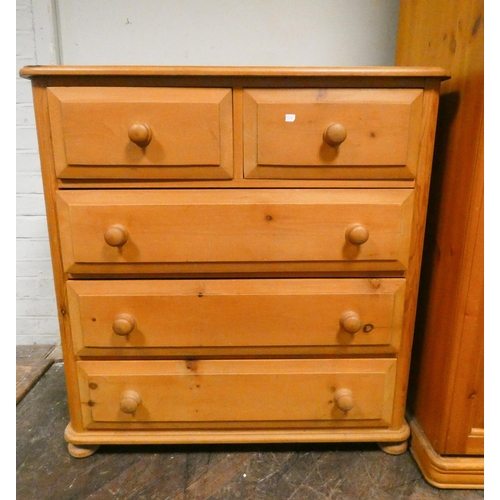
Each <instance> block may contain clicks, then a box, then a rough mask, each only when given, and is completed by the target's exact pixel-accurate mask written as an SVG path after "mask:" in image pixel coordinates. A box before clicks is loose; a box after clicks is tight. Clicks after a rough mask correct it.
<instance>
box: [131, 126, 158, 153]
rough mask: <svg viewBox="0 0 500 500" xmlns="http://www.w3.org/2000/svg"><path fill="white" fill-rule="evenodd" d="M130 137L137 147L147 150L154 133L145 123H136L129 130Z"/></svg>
mask: <svg viewBox="0 0 500 500" xmlns="http://www.w3.org/2000/svg"><path fill="white" fill-rule="evenodd" d="M128 137H129V139H130V140H131V141H132V142H133V143H134V144H137V146H139V147H141V148H145V147H146V146H147V145H148V144H149V143H150V142H151V139H152V138H153V133H152V132H151V129H150V128H149V127H148V126H147V125H146V124H145V123H134V124H133V125H131V127H130V128H129V129H128Z"/></svg>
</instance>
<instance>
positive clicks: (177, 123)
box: [48, 87, 233, 179]
mask: <svg viewBox="0 0 500 500" xmlns="http://www.w3.org/2000/svg"><path fill="white" fill-rule="evenodd" d="M48 100H49V112H50V122H51V128H52V138H53V149H54V159H55V166H56V172H57V176H58V177H59V178H63V179H64V178H66V179H71V178H87V179H100V178H101V179H115V178H116V179H144V178H156V179H169V178H172V179H185V178H186V179H206V178H209V179H228V178H231V177H232V172H233V166H232V163H233V146H232V144H233V138H232V137H233V133H232V127H233V125H232V92H231V90H230V89H216V88H215V89H198V88H138V87H131V88H114V87H52V88H49V90H48Z"/></svg>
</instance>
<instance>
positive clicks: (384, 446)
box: [377, 439, 408, 455]
mask: <svg viewBox="0 0 500 500" xmlns="http://www.w3.org/2000/svg"><path fill="white" fill-rule="evenodd" d="M377 444H378V446H379V448H380V449H381V450H382V451H384V452H385V453H387V454H388V455H401V454H402V453H404V452H405V451H406V450H407V449H408V440H407V439H405V440H404V441H400V442H398V443H377Z"/></svg>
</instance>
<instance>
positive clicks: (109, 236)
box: [104, 224, 128, 247]
mask: <svg viewBox="0 0 500 500" xmlns="http://www.w3.org/2000/svg"><path fill="white" fill-rule="evenodd" d="M104 239H105V240H106V243H107V244H108V245H109V246H111V247H121V246H123V245H125V243H126V242H127V240H128V231H127V230H126V229H125V228H124V227H123V226H121V225H120V224H113V225H112V226H109V227H108V229H106V232H105V233H104Z"/></svg>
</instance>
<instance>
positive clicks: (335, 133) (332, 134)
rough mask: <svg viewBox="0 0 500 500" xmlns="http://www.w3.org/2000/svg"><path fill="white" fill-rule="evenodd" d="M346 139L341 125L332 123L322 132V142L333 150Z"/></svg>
mask: <svg viewBox="0 0 500 500" xmlns="http://www.w3.org/2000/svg"><path fill="white" fill-rule="evenodd" d="M346 137H347V130H346V129H345V127H344V125H342V124H341V123H332V124H331V125H328V127H326V129H325V131H324V132H323V140H324V141H325V142H326V143H327V144H328V145H329V146H332V147H333V148H335V147H337V146H339V145H340V144H342V143H343V142H344V141H345V138H346Z"/></svg>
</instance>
